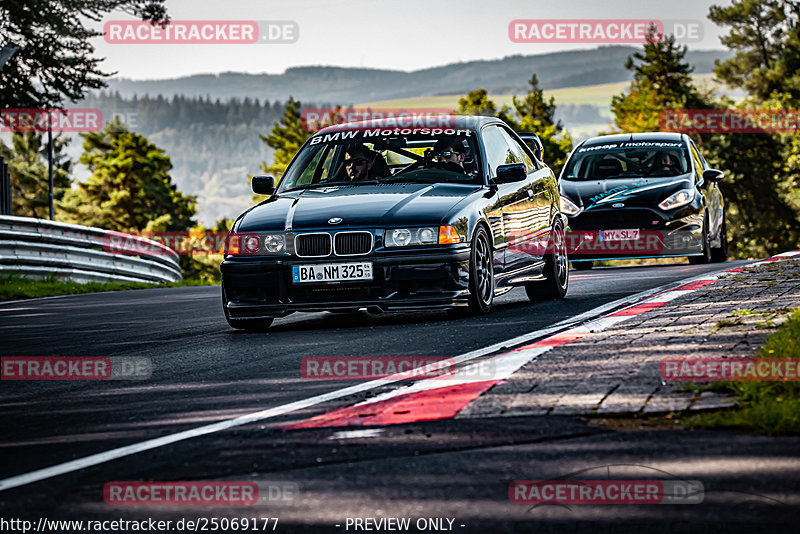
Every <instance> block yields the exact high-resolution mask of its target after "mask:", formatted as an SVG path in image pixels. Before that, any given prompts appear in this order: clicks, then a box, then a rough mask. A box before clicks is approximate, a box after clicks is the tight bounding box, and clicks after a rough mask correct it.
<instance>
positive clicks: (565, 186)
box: [560, 174, 692, 211]
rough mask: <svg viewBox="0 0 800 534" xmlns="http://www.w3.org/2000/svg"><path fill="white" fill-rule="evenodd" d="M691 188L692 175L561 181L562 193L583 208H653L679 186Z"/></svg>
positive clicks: (678, 188) (680, 187)
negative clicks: (622, 206)
mask: <svg viewBox="0 0 800 534" xmlns="http://www.w3.org/2000/svg"><path fill="white" fill-rule="evenodd" d="M690 187H692V175H691V174H683V175H681V176H670V177H659V178H631V179H621V178H614V179H612V180H581V181H573V180H563V179H562V180H561V186H560V189H561V194H562V195H564V196H565V197H567V198H569V199H570V200H571V201H572V202H574V203H575V205H577V206H579V207H583V209H584V211H587V210H591V209H600V208H610V207H612V205H614V204H617V206H615V207H621V206H619V204H623V205H624V206H641V207H654V206H656V205H658V203H659V202H661V201H662V200H664V199H665V198H667V197H668V196H669V195H671V194H672V193H674V192H675V191H678V190H680V189H687V188H690Z"/></svg>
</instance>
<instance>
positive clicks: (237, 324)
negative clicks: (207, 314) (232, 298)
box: [222, 284, 275, 332]
mask: <svg viewBox="0 0 800 534" xmlns="http://www.w3.org/2000/svg"><path fill="white" fill-rule="evenodd" d="M226 300H227V299H226V298H225V285H224V284H223V285H222V311H223V312H224V313H225V320H226V321H228V325H229V326H230V327H231V328H235V329H236V330H246V331H248V332H266V331H267V330H269V327H270V326H272V321H274V320H275V318H274V317H269V318H267V319H233V318H231V316H230V315H229V314H228V307H227V306H226V305H225V304H226Z"/></svg>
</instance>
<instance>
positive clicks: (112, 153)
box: [63, 122, 196, 232]
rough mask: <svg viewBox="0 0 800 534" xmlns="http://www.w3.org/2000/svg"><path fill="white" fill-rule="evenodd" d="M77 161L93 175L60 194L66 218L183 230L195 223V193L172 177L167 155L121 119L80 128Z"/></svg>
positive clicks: (112, 226)
mask: <svg viewBox="0 0 800 534" xmlns="http://www.w3.org/2000/svg"><path fill="white" fill-rule="evenodd" d="M82 137H83V138H84V142H83V150H84V152H83V154H82V155H81V159H80V162H81V163H83V164H84V165H86V167H88V169H89V171H91V173H92V175H91V176H90V177H89V179H88V180H86V181H85V182H81V183H79V184H78V187H77V189H72V190H70V191H68V192H67V193H66V194H65V195H64V201H63V210H64V212H65V218H66V219H68V220H69V222H76V223H79V224H86V225H89V226H97V227H99V228H105V229H108V230H117V231H120V232H141V231H143V232H158V231H179V230H186V229H188V228H190V227H191V226H193V225H194V221H193V220H192V217H193V216H194V214H195V213H196V207H195V203H196V197H194V196H188V195H183V194H182V193H181V192H180V191H178V190H177V188H176V187H175V185H174V184H173V183H172V179H171V177H170V174H169V171H170V169H171V168H172V163H170V158H169V156H167V155H166V154H165V153H164V151H163V150H161V149H160V148H158V147H157V146H155V145H154V144H152V143H151V142H150V141H148V140H147V138H146V137H144V136H142V135H139V134H137V133H135V132H131V131H128V129H127V128H125V126H123V125H122V124H120V123H118V122H117V123H108V124H106V127H105V128H104V129H103V130H102V131H100V132H95V133H89V134H83V135H82Z"/></svg>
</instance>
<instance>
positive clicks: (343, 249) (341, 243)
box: [333, 232, 372, 256]
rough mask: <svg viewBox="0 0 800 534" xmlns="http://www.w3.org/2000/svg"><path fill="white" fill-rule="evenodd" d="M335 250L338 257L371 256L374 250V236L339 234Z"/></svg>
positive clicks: (350, 233)
mask: <svg viewBox="0 0 800 534" xmlns="http://www.w3.org/2000/svg"><path fill="white" fill-rule="evenodd" d="M333 250H334V253H335V254H336V255H337V256H357V255H360V254H369V253H370V251H371V250H372V234H371V233H369V232H339V233H338V234H336V236H335V237H334V247H333Z"/></svg>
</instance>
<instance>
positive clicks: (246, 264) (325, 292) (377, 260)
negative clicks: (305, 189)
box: [220, 246, 470, 319]
mask: <svg viewBox="0 0 800 534" xmlns="http://www.w3.org/2000/svg"><path fill="white" fill-rule="evenodd" d="M469 255H470V252H469V248H468V247H463V246H462V247H459V249H456V250H452V251H447V252H443V251H441V250H437V251H427V252H423V251H419V250H417V251H402V252H400V251H397V252H392V253H391V254H374V255H370V256H363V257H358V258H349V259H345V258H320V259H299V258H289V257H287V258H280V259H277V258H265V257H233V258H228V259H226V260H225V261H223V262H222V265H221V266H220V269H221V271H222V291H223V306H224V307H225V313H226V314H227V315H228V317H230V318H234V319H255V318H266V317H282V316H285V315H288V314H290V313H293V312H296V311H307V312H312V311H328V310H353V309H360V308H367V309H368V310H370V311H372V312H384V311H408V310H421V309H447V308H453V307H460V306H466V305H467V299H468V295H469ZM347 261H358V262H362V261H369V262H372V265H373V268H372V271H373V279H372V280H366V281H352V282H322V283H303V284H297V283H293V282H292V276H291V269H292V266H293V265H301V264H324V263H343V262H347Z"/></svg>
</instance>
